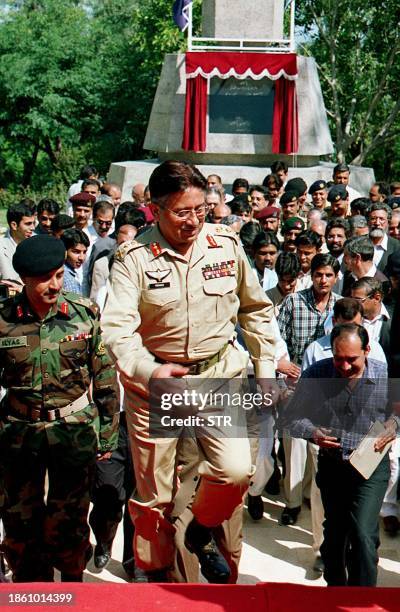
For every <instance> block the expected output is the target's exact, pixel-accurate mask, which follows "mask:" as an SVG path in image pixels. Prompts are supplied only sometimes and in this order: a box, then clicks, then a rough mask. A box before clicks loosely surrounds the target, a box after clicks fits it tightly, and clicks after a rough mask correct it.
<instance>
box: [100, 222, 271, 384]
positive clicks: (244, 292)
mask: <svg viewBox="0 0 400 612" xmlns="http://www.w3.org/2000/svg"><path fill="white" fill-rule="evenodd" d="M273 314H274V312H273V306H272V303H271V302H270V300H269V299H268V298H267V297H266V296H265V293H264V292H263V290H262V289H261V287H260V286H259V284H258V282H257V279H256V277H255V276H254V273H253V272H252V270H251V268H250V265H249V263H248V261H247V257H246V255H245V253H244V251H243V249H242V247H241V246H240V245H239V242H238V239H237V237H236V235H235V234H234V233H233V232H232V231H231V230H230V229H229V228H228V227H226V226H223V225H219V224H218V225H216V224H208V223H206V224H204V226H203V228H202V230H201V232H200V234H199V236H198V238H197V240H196V242H195V243H194V246H193V251H192V255H191V258H190V261H187V260H186V259H185V258H184V257H183V256H182V255H180V254H179V253H177V252H176V251H175V250H174V249H173V248H172V247H171V246H170V245H169V243H168V242H167V241H166V240H165V239H164V237H163V236H162V234H161V233H160V231H159V229H158V227H157V226H154V227H153V228H152V229H151V230H149V231H147V232H145V233H144V234H142V235H141V236H140V237H139V238H138V239H137V240H134V241H131V242H128V243H125V244H123V245H122V246H121V247H120V249H119V250H118V251H117V254H116V257H115V261H114V265H113V268H112V272H111V285H110V289H109V293H108V298H107V303H106V306H105V309H104V312H103V316H102V328H103V332H104V339H105V342H106V344H107V345H108V346H109V348H110V350H111V353H112V354H113V355H114V358H115V360H116V361H117V366H118V369H119V370H120V371H121V372H122V373H123V374H125V375H126V376H127V377H129V378H134V379H135V380H136V381H138V382H141V383H144V384H147V383H148V381H149V379H150V377H151V375H152V373H153V371H154V370H155V369H156V368H157V367H158V366H159V364H158V363H157V362H156V361H155V357H158V358H160V359H162V360H165V361H171V362H174V363H188V362H196V361H199V360H203V359H207V358H209V357H211V356H213V355H214V354H215V353H217V352H218V351H219V350H220V349H221V348H222V347H223V346H224V345H225V344H226V343H227V342H228V341H229V340H230V339H232V337H233V336H234V332H235V326H236V323H237V322H239V324H240V326H241V328H242V331H243V337H244V340H245V342H246V345H247V347H248V349H249V352H250V355H251V357H252V360H253V362H254V365H255V371H256V375H257V376H258V377H263V378H273V377H274V354H275V340H274V334H273V329H272V326H271V325H270V321H271V318H272V316H273Z"/></svg>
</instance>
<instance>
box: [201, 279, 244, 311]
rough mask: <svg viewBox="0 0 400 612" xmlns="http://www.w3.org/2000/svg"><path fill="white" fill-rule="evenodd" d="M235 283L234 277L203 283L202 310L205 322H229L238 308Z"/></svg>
mask: <svg viewBox="0 0 400 612" xmlns="http://www.w3.org/2000/svg"><path fill="white" fill-rule="evenodd" d="M236 289H237V282H236V277H234V276H224V277H221V278H212V279H209V280H205V281H204V286H203V290H204V294H205V296H204V310H203V312H204V313H205V320H206V321H220V320H223V319H226V320H229V319H230V318H231V316H232V315H233V314H234V313H235V311H236V310H237V306H238V303H239V301H238V297H237V294H236Z"/></svg>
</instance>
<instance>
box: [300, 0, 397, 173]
mask: <svg viewBox="0 0 400 612" xmlns="http://www.w3.org/2000/svg"><path fill="white" fill-rule="evenodd" d="M399 17H400V9H399V3H398V1H397V0H370V1H369V2H367V3H366V2H364V1H363V0H352V2H348V0H303V1H299V2H298V3H297V15H296V19H297V24H298V25H300V26H302V27H303V29H304V31H305V34H306V37H305V40H306V43H305V44H304V45H302V48H300V49H299V51H300V53H304V54H309V55H312V56H314V57H315V58H316V60H317V63H318V67H319V73H320V78H321V84H322V88H323V93H324V98H325V103H326V106H327V110H328V115H329V118H330V124H331V131H332V136H333V139H334V142H335V145H336V155H337V159H338V160H339V161H342V160H346V161H348V162H351V163H353V164H363V163H371V162H372V163H373V162H374V161H376V160H377V158H380V166H381V168H380V169H381V171H382V173H385V174H387V173H388V172H389V173H390V168H389V166H390V162H389V164H388V163H387V162H388V161H389V160H388V159H386V160H385V161H384V163H382V161H383V159H382V152H385V155H387V156H390V151H391V152H392V153H393V144H394V143H395V141H396V139H397V138H398V135H399V131H400V122H399V111H400V95H399V94H400V78H399V77H400V63H399V57H400V28H399Z"/></svg>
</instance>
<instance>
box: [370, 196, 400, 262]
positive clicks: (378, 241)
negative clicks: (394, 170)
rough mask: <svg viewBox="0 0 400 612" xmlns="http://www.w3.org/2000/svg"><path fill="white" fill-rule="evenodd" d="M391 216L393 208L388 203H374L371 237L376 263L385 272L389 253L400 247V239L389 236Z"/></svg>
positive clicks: (371, 212)
mask: <svg viewBox="0 0 400 612" xmlns="http://www.w3.org/2000/svg"><path fill="white" fill-rule="evenodd" d="M391 218H392V210H391V209H390V207H389V206H388V205H387V204H383V203H381V202H377V203H376V204H372V206H371V208H370V210H369V215H368V225H369V228H370V229H369V237H370V238H371V240H372V242H373V243H374V264H375V265H376V267H377V269H378V270H380V271H381V272H383V273H384V272H385V269H386V265H387V261H388V257H389V255H391V254H392V253H394V252H395V251H398V250H399V249H400V243H399V241H398V240H396V239H395V238H392V237H391V236H388V232H389V223H390V221H391Z"/></svg>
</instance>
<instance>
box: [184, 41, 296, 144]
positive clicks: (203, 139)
mask: <svg viewBox="0 0 400 612" xmlns="http://www.w3.org/2000/svg"><path fill="white" fill-rule="evenodd" d="M186 76H187V78H186V105H185V119H184V132H183V141H182V149H184V150H185V151H199V152H204V151H206V148H207V130H206V126H207V102H208V100H207V89H208V87H207V85H208V84H207V79H209V78H211V77H212V76H219V77H220V78H229V77H230V76H234V77H235V78H239V79H243V78H256V79H260V78H263V77H267V78H270V79H273V80H274V81H275V101H274V116H273V134H272V152H273V153H277V154H290V153H296V152H297V150H298V120H297V100H296V85H295V81H294V79H296V77H297V57H296V54H294V53H287V54H279V53H268V54H264V53H229V52H228V53H224V52H216V53H214V52H206V53H200V52H188V53H186Z"/></svg>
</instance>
